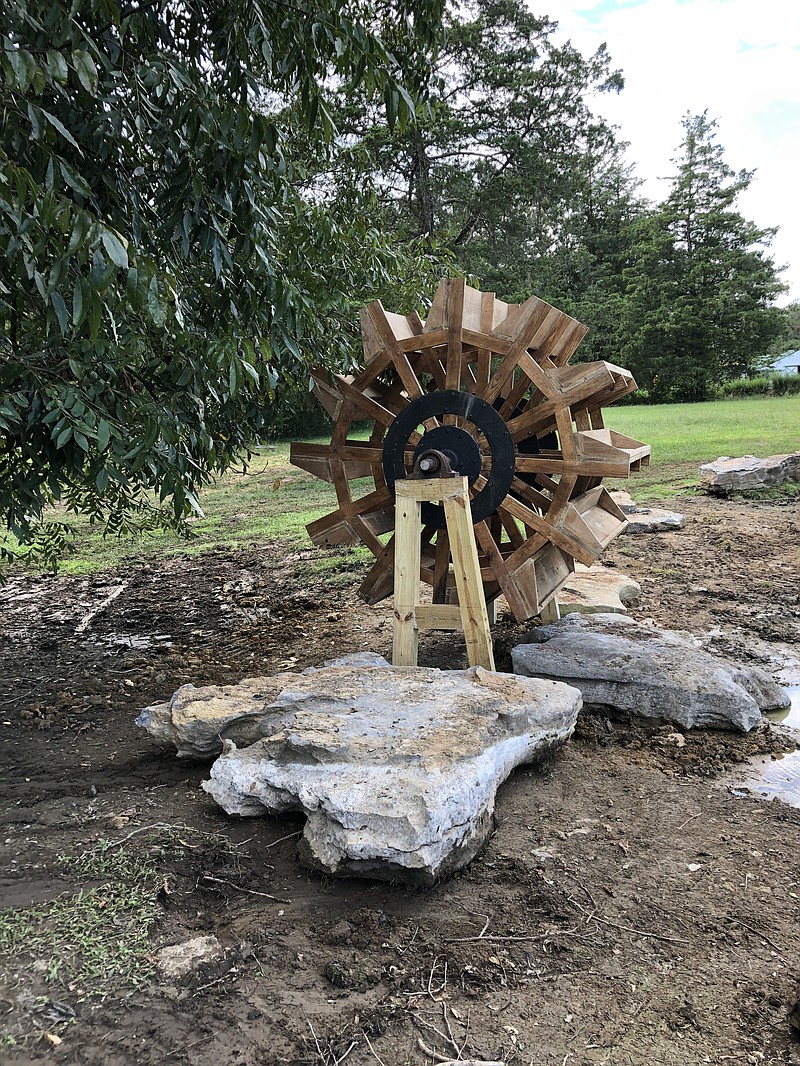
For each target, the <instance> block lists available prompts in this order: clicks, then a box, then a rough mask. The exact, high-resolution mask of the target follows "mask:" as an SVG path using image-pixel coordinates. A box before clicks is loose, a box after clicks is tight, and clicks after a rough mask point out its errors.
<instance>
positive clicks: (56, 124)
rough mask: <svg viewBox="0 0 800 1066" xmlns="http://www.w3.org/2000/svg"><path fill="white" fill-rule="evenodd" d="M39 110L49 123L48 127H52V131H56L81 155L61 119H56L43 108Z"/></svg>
mask: <svg viewBox="0 0 800 1066" xmlns="http://www.w3.org/2000/svg"><path fill="white" fill-rule="evenodd" d="M41 110H42V114H43V115H44V117H45V118H46V119H47V121H48V122H49V123H50V125H51V126H52V127H53V129H54V130H58V132H59V133H60V134H61V136H62V137H63V138H64V140H65V141H69V143H70V144H71V145H72V146H73V147H74V148H77V149H78V151H79V152H80V153H81V155H83V152H82V151H81V147H80V145H79V144H78V142H77V141H76V140H75V138H74V137H73V136H72V134H71V133H70V132H69V130H68V129H67V127H66V126H65V125H64V123H63V122H62V121H61V119H58V118H56V116H55V115H51V114H50V112H49V111H45V109H44V108H42V109H41Z"/></svg>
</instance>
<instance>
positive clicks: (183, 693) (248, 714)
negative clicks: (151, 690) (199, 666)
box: [136, 651, 389, 759]
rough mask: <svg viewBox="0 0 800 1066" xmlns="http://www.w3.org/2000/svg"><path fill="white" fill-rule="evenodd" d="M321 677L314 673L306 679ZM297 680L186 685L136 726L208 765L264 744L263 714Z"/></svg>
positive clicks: (349, 659)
mask: <svg viewBox="0 0 800 1066" xmlns="http://www.w3.org/2000/svg"><path fill="white" fill-rule="evenodd" d="M325 666H326V667H327V666H355V667H358V666H373V667H379V666H383V667H389V663H387V661H386V660H385V659H384V658H383V656H382V655H376V654H375V652H371V651H361V652H355V653H354V654H352V655H347V656H345V657H344V658H342V659H333V660H331V661H330V662H328V663H326V664H325ZM317 672H318V671H317V670H315V669H313V668H309V669H308V670H305V671H304V674H314V673H317ZM296 679H297V674H296V673H288V672H287V673H284V674H276V675H275V676H274V677H251V678H248V679H247V680H245V681H240V682H239V684H237V685H207V686H205V687H203V688H198V687H197V686H196V685H182V686H181V687H180V688H179V689H178V691H177V692H176V693H175V694H174V696H173V697H172V698H171V699H170V700H168V701H167V702H166V703H154V704H153V705H152V706H150V707H145V709H144V710H143V711H142V713H141V714H140V715H139V717H138V718H137V719H136V725H138V726H139V727H140V729H146V730H147V732H148V733H149V734H150V736H152V737H155V739H156V740H164V741H166V742H167V743H168V744H174V745H175V747H176V748H177V754H178V758H181V759H208V758H211V757H213V756H215V755H219V754H220V752H221V751H222V745H223V743H224V741H226V740H233V741H234V742H235V743H236V744H237V745H238V746H239V747H240V748H241V747H245V745H247V744H254V743H255V742H256V741H257V740H260V739H261V738H262V737H263V736H264V730H265V728H266V729H267V732H269V728H270V726H269V724H267V725H266V726H265V711H264V709H265V708H266V707H269V706H270V705H271V703H272V701H273V700H275V699H277V698H278V697H279V695H280V693H281V692H282V691H283V689H284V688H285V687H286V685H287V684H292V683H293V682H294V681H296ZM267 717H268V716H267Z"/></svg>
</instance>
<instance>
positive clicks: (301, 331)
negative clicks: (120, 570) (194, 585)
mask: <svg viewBox="0 0 800 1066" xmlns="http://www.w3.org/2000/svg"><path fill="white" fill-rule="evenodd" d="M440 16H441V0H378V2H377V3H369V4H368V3H366V0H296V2H292V3H288V2H284V0H250V2H249V3H247V4H236V3H233V4H219V3H212V2H210V0H130V2H127V0H124V2H120V0H82V2H81V3H79V4H77V3H72V2H70V0H6V2H5V4H4V5H3V12H2V15H0V129H2V140H1V141H0V513H1V514H2V515H3V517H4V519H5V522H6V524H7V526H8V528H9V529H10V530H11V531H12V532H13V533H14V534H15V535H16V536H17V537H18V538H19V539H20V540H22V541H30V540H31V538H32V537H33V536H34V532H35V526H36V522H37V520H38V518H39V516H41V514H42V511H43V509H44V508H45V507H46V505H47V504H49V503H52V502H53V501H55V500H58V499H61V500H63V501H65V502H66V504H67V506H68V507H72V508H77V509H82V510H88V511H89V512H90V513H91V514H92V515H94V516H95V517H97V518H98V519H99V518H105V519H107V520H109V521H110V522H111V525H112V528H115V529H116V528H120V527H121V526H123V525H124V524H125V523H126V522H127V521H129V520H130V519H131V517H132V516H136V515H137V514H143V513H145V514H146V513H150V512H151V510H152V509H151V504H150V500H151V498H152V495H151V494H155V496H156V498H157V499H160V500H161V501H165V502H166V503H167V504H168V505H169V513H170V514H171V515H172V518H173V519H176V518H179V517H180V516H181V515H182V514H184V513H185V512H186V510H187V508H189V507H190V506H192V504H193V500H194V496H195V494H196V491H197V488H198V486H199V485H200V484H202V482H203V480H204V479H206V478H207V477H209V476H210V475H211V474H212V473H213V472H214V471H218V470H220V469H224V468H225V466H226V465H227V464H229V463H230V462H231V461H233V459H234V458H235V457H237V456H238V455H239V454H240V453H241V450H242V448H243V447H244V446H245V445H246V444H247V443H248V442H249V441H250V440H252V439H253V438H254V437H255V436H257V435H258V434H259V432H260V430H261V428H262V427H263V425H264V423H265V413H266V412H267V411H268V408H269V405H270V401H271V396H272V387H273V385H274V383H275V380H276V378H277V377H278V376H279V374H280V373H281V372H284V371H286V369H287V367H289V368H290V367H291V366H292V364H297V365H302V364H303V362H304V360H305V359H307V358H308V359H310V358H312V357H314V355H315V354H316V351H315V350H316V349H317V348H318V346H319V345H320V344H322V343H326V344H327V345H328V349H327V350H328V351H329V353H331V357H333V355H335V354H336V353H335V350H334V351H331V343H330V340H329V338H330V336H331V334H333V333H335V331H334V330H332V329H331V328H330V326H331V316H334V317H335V316H336V315H337V314H339V313H342V311H343V309H345V308H346V307H347V304H348V299H349V295H350V290H351V287H353V288H356V289H357V288H358V287H359V286H361V288H365V287H366V288H369V287H370V286H374V287H382V286H383V284H384V283H387V284H388V281H389V279H390V278H393V277H395V276H396V275H397V274H398V273H403V271H404V269H405V268H406V267H407V266H408V259H407V258H405V257H403V255H402V250H398V249H394V248H392V247H391V246H390V245H389V243H388V242H387V241H386V239H385V238H384V237H383V235H382V234H381V233H380V232H379V231H378V230H376V229H375V228H374V227H370V226H369V225H367V224H365V223H363V222H362V221H361V220H360V219H358V218H353V217H339V218H332V217H331V216H330V215H329V214H327V213H326V212H325V211H324V210H323V209H322V208H321V206H320V205H319V204H318V203H316V202H314V201H313V200H304V199H303V198H302V197H300V196H299V195H298V191H297V188H298V185H299V183H300V177H301V175H299V174H298V172H297V168H296V165H295V163H294V161H293V159H292V158H291V156H290V155H287V152H286V150H285V146H284V142H283V139H282V130H281V127H280V123H279V122H278V121H277V119H276V117H275V115H274V114H272V113H270V109H272V111H273V112H274V111H275V110H276V109H279V108H281V107H283V106H285V104H286V102H287V101H289V100H291V101H292V102H293V105H294V116H295V121H296V123H297V126H298V128H299V129H300V130H302V131H303V135H304V137H305V140H306V142H308V143H309V144H313V145H315V146H316V149H317V150H320V151H321V150H324V147H325V144H326V143H327V142H330V140H331V139H332V137H333V135H334V130H333V127H332V124H331V122H330V118H329V116H328V115H327V113H326V111H325V108H324V104H323V103H322V94H321V90H320V87H321V86H322V85H324V84H325V83H326V81H328V80H329V79H331V78H333V79H336V80H337V81H338V83H339V84H340V85H342V86H350V87H354V86H360V87H361V91H362V92H364V93H365V94H366V95H368V96H377V97H378V98H380V99H381V100H382V101H383V106H384V107H386V108H387V110H388V113H389V117H390V120H391V121H392V122H399V123H400V124H402V122H403V121H406V120H407V119H408V118H410V117H411V116H412V115H413V111H414V107H415V103H414V100H413V98H412V94H413V93H414V92H415V91H418V90H421V89H422V88H423V87H424V83H425V79H426V77H427V73H428V68H429V63H430V57H431V55H432V51H433V47H434V44H435V39H436V35H437V33H438V31H439V22H440ZM383 28H387V31H388V33H389V35H390V36H391V44H392V47H391V49H390V48H389V47H387V45H386V43H385V42H384V40H383V39H382V37H381V30H382V29H383ZM410 273H412V276H414V275H413V272H410ZM418 273H419V269H417V274H418ZM351 279H354V280H351ZM312 352H313V354H312ZM340 354H341V356H342V357H345V356H346V352H342V353H340Z"/></svg>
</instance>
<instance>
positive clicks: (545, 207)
mask: <svg viewBox="0 0 800 1066" xmlns="http://www.w3.org/2000/svg"><path fill="white" fill-rule="evenodd" d="M556 29H557V25H556V23H553V22H551V21H550V20H549V19H547V18H543V17H538V16H535V15H534V14H532V13H531V11H530V10H529V8H528V6H527V5H526V4H525V3H523V2H522V0H469V2H467V3H464V4H459V5H453V6H452V7H451V8H450V9H449V13H448V20H447V27H446V30H447V32H446V36H445V40H444V43H443V46H442V49H441V51H440V54H439V60H438V63H437V65H436V74H437V76H438V84H437V83H434V88H432V90H431V107H430V111H429V113H427V114H426V115H425V116H422V117H420V120H419V121H418V122H417V123H416V124H414V125H413V126H409V127H408V128H407V129H405V130H404V131H403V132H397V131H392V130H391V129H390V128H389V127H388V125H387V123H386V122H385V121H380V119H379V116H377V115H376V112H375V108H374V106H370V105H369V104H368V103H367V102H366V101H365V100H364V99H363V97H361V96H359V95H358V94H355V95H354V94H347V95H345V94H343V93H339V94H337V96H336V98H335V99H334V100H332V102H331V106H332V108H333V109H334V114H335V115H336V119H337V123H338V125H339V126H340V129H341V131H342V134H343V136H342V139H341V142H340V152H339V153H338V155H337V157H336V158H335V160H334V164H335V165H334V167H333V168H332V170H331V171H330V172H329V173H328V174H327V175H326V176H325V179H324V180H325V181H326V182H327V183H329V186H331V187H333V188H335V189H339V190H342V189H347V188H349V187H351V186H352V184H353V183H356V184H362V185H369V186H371V187H372V188H373V189H374V190H375V193H376V212H377V215H376V217H380V218H381V220H382V223H383V224H384V225H385V226H386V227H387V228H389V229H390V230H391V231H392V232H394V233H395V234H396V235H397V237H398V239H401V240H402V239H404V238H409V237H415V238H419V239H422V240H424V241H430V242H433V243H434V244H435V245H436V246H437V247H444V248H446V249H447V250H449V252H450V253H451V254H452V256H453V257H454V261H455V263H456V264H457V267H458V268H459V269H460V270H462V271H464V272H466V273H471V274H473V275H475V276H476V277H477V278H478V279H479V280H480V282H481V284H482V285H483V287H484V288H487V289H495V290H497V291H498V293H500V294H502V295H503V296H505V297H511V296H514V295H518V294H520V293H525V294H526V295H528V294H530V292H531V290H532V289H534V288H537V287H541V284H542V276H541V270H540V265H541V261H542V257H543V256H546V255H547V254H548V253H549V252H551V251H552V250H553V249H554V248H555V247H556V246H557V245H558V242H559V240H560V237H561V235H562V233H564V231H565V228H567V227H568V221H569V219H570V217H571V216H572V215H573V214H574V213H575V212H576V211H577V210H578V209H579V208H578V204H579V201H580V199H581V197H582V196H583V195H584V191H585V188H586V186H587V183H589V182H590V181H591V178H592V175H593V174H595V173H596V172H597V171H598V170H599V169H600V168H601V167H602V165H603V164H604V162H605V163H608V161H609V159H610V157H611V156H612V155H613V151H614V136H613V131H612V130H611V129H610V128H609V127H608V126H607V125H606V124H605V123H604V122H603V121H601V120H600V119H599V118H597V117H596V116H595V115H593V113H592V111H591V108H590V105H589V101H590V98H591V96H592V95H593V94H595V93H598V92H608V91H616V90H618V89H619V88H620V87H621V84H622V79H621V76H620V74H619V72H618V71H613V70H612V69H611V67H610V62H609V57H608V54H607V52H606V50H605V48H604V47H603V48H600V49H599V50H598V51H597V52H596V53H595V54H594V55H592V56H590V57H588V58H586V57H584V56H583V55H581V53H580V52H579V51H578V50H577V49H575V48H574V47H573V46H572V45H571V44H570V43H569V42H567V43H564V44H560V43H558V42H557V39H556Z"/></svg>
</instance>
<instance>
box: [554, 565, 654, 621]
mask: <svg viewBox="0 0 800 1066" xmlns="http://www.w3.org/2000/svg"><path fill="white" fill-rule="evenodd" d="M641 594H642V589H641V586H640V585H639V583H638V582H637V581H634V580H633V578H632V577H628V575H627V574H623V573H622V572H621V571H620V570H617V569H616V567H610V566H603V565H602V564H600V563H595V564H594V566H591V567H587V566H583V564H582V563H576V564H575V573H574V574H573V575H572V576H571V577H570V578H568V579H567V581H566V583H565V584H564V585H563V586H562V588H561V590H560V591H559V593H558V605H559V608H560V609H561V613H562V614H563V615H566V614H571V613H573V612H574V611H577V612H578V614H598V613H599V614H612V613H613V614H625V612H626V611H627V609H628V607H629V606H630V605H632V604H634V603H637V602H638V600H639V597H640V596H641Z"/></svg>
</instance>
